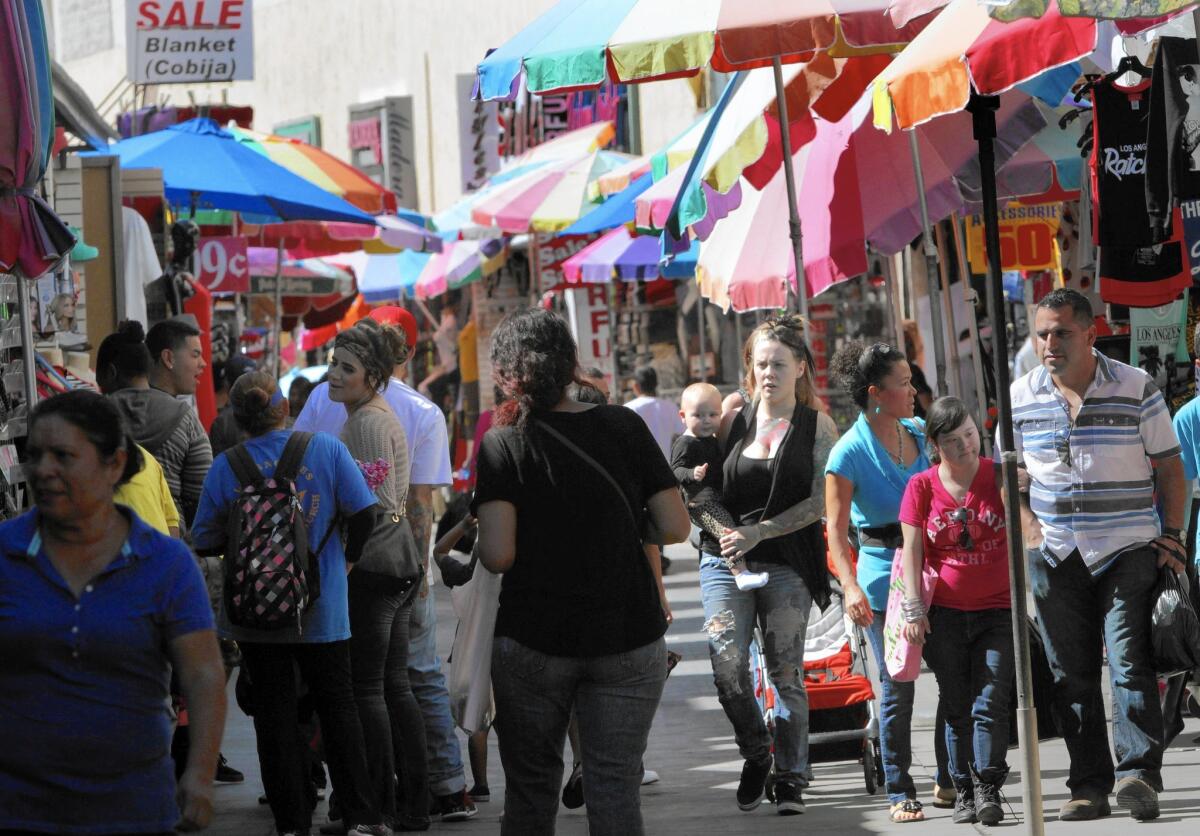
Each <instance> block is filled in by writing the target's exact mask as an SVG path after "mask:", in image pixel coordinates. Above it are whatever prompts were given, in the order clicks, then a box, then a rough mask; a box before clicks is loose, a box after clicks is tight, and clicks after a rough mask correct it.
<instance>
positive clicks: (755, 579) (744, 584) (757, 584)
mask: <svg viewBox="0 0 1200 836" xmlns="http://www.w3.org/2000/svg"><path fill="white" fill-rule="evenodd" d="M770 578H771V573H770V572H742V573H740V574H737V575H734V576H733V579H734V582H735V583H736V584H737V588H738V589H740V590H741V591H742V592H748V591H750V590H751V589H760V588H762V587H764V586H766V585H767V581H768V580H770Z"/></svg>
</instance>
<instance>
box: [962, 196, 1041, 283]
mask: <svg viewBox="0 0 1200 836" xmlns="http://www.w3.org/2000/svg"><path fill="white" fill-rule="evenodd" d="M1061 217H1062V204H1059V203H1050V204H1044V205H1040V206H1010V207H1008V208H1007V209H1001V210H1000V269H1001V270H1055V269H1057V268H1058V244H1057V242H1056V241H1055V240H1054V237H1055V235H1057V234H1058V223H1059V219H1060V218H1061ZM967 259H968V260H969V261H970V263H971V271H972V272H973V273H986V272H987V255H986V251H985V248H984V243H983V218H982V216H980V215H970V216H968V217H967Z"/></svg>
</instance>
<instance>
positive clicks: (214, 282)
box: [196, 235, 250, 293]
mask: <svg viewBox="0 0 1200 836" xmlns="http://www.w3.org/2000/svg"><path fill="white" fill-rule="evenodd" d="M196 265H197V269H196V281H198V282H199V283H200V284H202V285H203V286H204V287H206V288H208V289H209V291H210V292H212V293H249V292H250V264H249V261H248V260H247V258H246V239H245V238H244V237H242V236H240V235H230V236H226V237H224V238H204V239H202V240H201V241H200V246H199V248H198V249H197V250H196Z"/></svg>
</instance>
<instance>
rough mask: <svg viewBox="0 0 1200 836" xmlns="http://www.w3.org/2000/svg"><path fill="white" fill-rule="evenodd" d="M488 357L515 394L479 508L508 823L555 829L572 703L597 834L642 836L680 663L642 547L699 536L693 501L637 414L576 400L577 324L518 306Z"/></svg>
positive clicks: (475, 507) (531, 829) (482, 466)
mask: <svg viewBox="0 0 1200 836" xmlns="http://www.w3.org/2000/svg"><path fill="white" fill-rule="evenodd" d="M491 359H492V366H493V369H494V374H495V379H496V382H497V385H498V386H499V387H500V389H501V391H502V392H503V393H504V395H505V397H506V398H507V400H506V401H505V402H504V403H503V404H502V405H501V406H500V407H499V408H498V409H497V410H496V416H495V425H494V426H493V427H492V429H491V430H490V431H489V432H488V434H487V435H486V436H485V437H484V438H483V442H482V444H481V447H480V451H479V472H478V480H477V483H476V488H475V498H474V500H473V502H472V512H473V513H474V514H475V515H476V517H477V518H478V519H479V539H478V542H477V545H476V549H477V550H478V555H479V559H480V560H481V561H482V562H483V565H484V566H485V567H487V568H488V569H489V570H491V571H492V572H496V573H503V574H504V582H503V585H502V587H501V592H500V610H499V613H498V615H497V618H496V632H495V642H494V645H493V651H492V688H493V691H494V694H495V700H496V726H495V727H496V732H497V735H498V737H499V743H500V759H501V761H502V762H503V764H504V774H505V779H506V781H505V783H506V788H505V801H504V821H503V825H502V831H501V832H502V833H504V834H514V835H515V834H520V836H540V834H552V833H554V823H555V817H556V815H557V812H558V793H559V787H560V786H562V773H563V761H562V751H563V742H564V739H565V737H566V733H567V723H568V720H569V718H570V715H571V708H572V706H574V708H575V710H576V712H577V715H578V719H579V734H580V738H581V741H582V744H583V774H584V776H585V778H584V782H583V793H584V798H585V800H586V802H587V810H588V826H589V831H590V832H591V833H592V834H593V836H638V834H641V833H643V832H644V831H643V828H642V815H641V810H640V802H639V791H640V785H641V782H642V776H643V770H642V755H643V753H644V751H645V748H646V738H647V735H648V734H649V731H650V724H651V721H652V720H653V719H654V712H655V709H656V708H657V707H658V701H659V697H660V696H661V695H662V688H663V682H664V681H665V678H666V672H667V657H666V645H665V642H664V641H663V634H664V633H665V632H666V629H667V623H666V618H665V616H664V614H663V608H662V603H661V601H662V598H661V579H656V577H655V576H654V574H653V568H654V567H653V566H652V565H651V563H650V562H649V561H647V559H646V556H645V554H644V553H643V550H642V545H643V543H656V544H665V543H676V542H681V541H682V540H684V539H686V537H687V536H688V532H689V529H690V525H689V522H688V517H687V511H686V509H685V508H684V507H683V501H682V500H681V499H680V496H679V489H678V488H677V487H676V485H675V477H674V475H673V474H672V473H671V469H670V467H669V466H668V465H667V462H666V459H665V458H664V457H663V454H662V452H661V451H660V450H659V448H658V445H657V444H656V443H655V441H654V438H653V436H651V434H650V431H649V429H647V427H646V424H645V422H643V421H642V419H641V418H640V417H638V416H637V414H636V413H634V412H632V411H630V410H628V409H625V408H624V407H620V406H597V405H593V404H585V403H581V402H579V401H577V400H574V399H573V398H571V397H570V396H569V390H570V388H571V386H572V385H574V384H578V383H580V380H579V378H578V372H579V370H578V361H577V352H576V348H575V342H574V340H573V339H572V338H571V332H570V331H569V330H568V328H567V325H566V323H565V322H563V321H562V320H561V319H559V318H558V317H557V316H555V315H554V314H552V313H550V312H548V311H543V310H540V309H538V310H525V311H519V312H517V313H514V314H511V315H510V316H508V317H507V318H506V319H505V320H504V321H503V322H502V323H500V325H499V327H498V328H497V329H496V331H495V333H494V334H493V336H492V349H491ZM581 519H586V520H588V521H589V525H588V527H587V529H586V531H581V530H580V526H579V520H581ZM581 534H583V535H584V536H582V537H581V536H580V535H581ZM567 543H569V544H570V548H564V544H567ZM656 580H657V584H656ZM656 585H657V586H658V591H657V592H656Z"/></svg>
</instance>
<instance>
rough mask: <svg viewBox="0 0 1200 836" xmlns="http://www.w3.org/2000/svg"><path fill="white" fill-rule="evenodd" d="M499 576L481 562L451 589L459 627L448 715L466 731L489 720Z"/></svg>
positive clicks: (492, 711)
mask: <svg viewBox="0 0 1200 836" xmlns="http://www.w3.org/2000/svg"><path fill="white" fill-rule="evenodd" d="M500 580H501V578H500V576H499V575H494V574H492V573H491V572H489V571H488V570H487V569H486V568H485V567H484V565H483V563H482V562H477V563H476V564H475V573H474V574H473V575H472V576H471V580H470V581H469V582H467V583H465V584H463V585H462V586H460V587H456V588H455V589H454V590H453V591H452V592H451V595H452V598H453V601H454V610H455V612H457V613H458V616H459V621H458V630H457V631H456V632H455V634H454V649H453V650H452V651H451V653H450V681H449V685H448V688H449V692H450V715H451V716H452V717H453V718H454V722H455V723H456V724H457V725H458V727H459V728H460V729H462V730H463V731H464V732H466V733H467V734H472V733H474V732H477V731H481V730H483V729H486V728H488V727H489V726H490V725H491V724H492V717H493V714H494V713H495V712H494V708H493V705H492V638H493V637H494V636H495V633H496V612H497V611H498V610H499V609H500Z"/></svg>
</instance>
